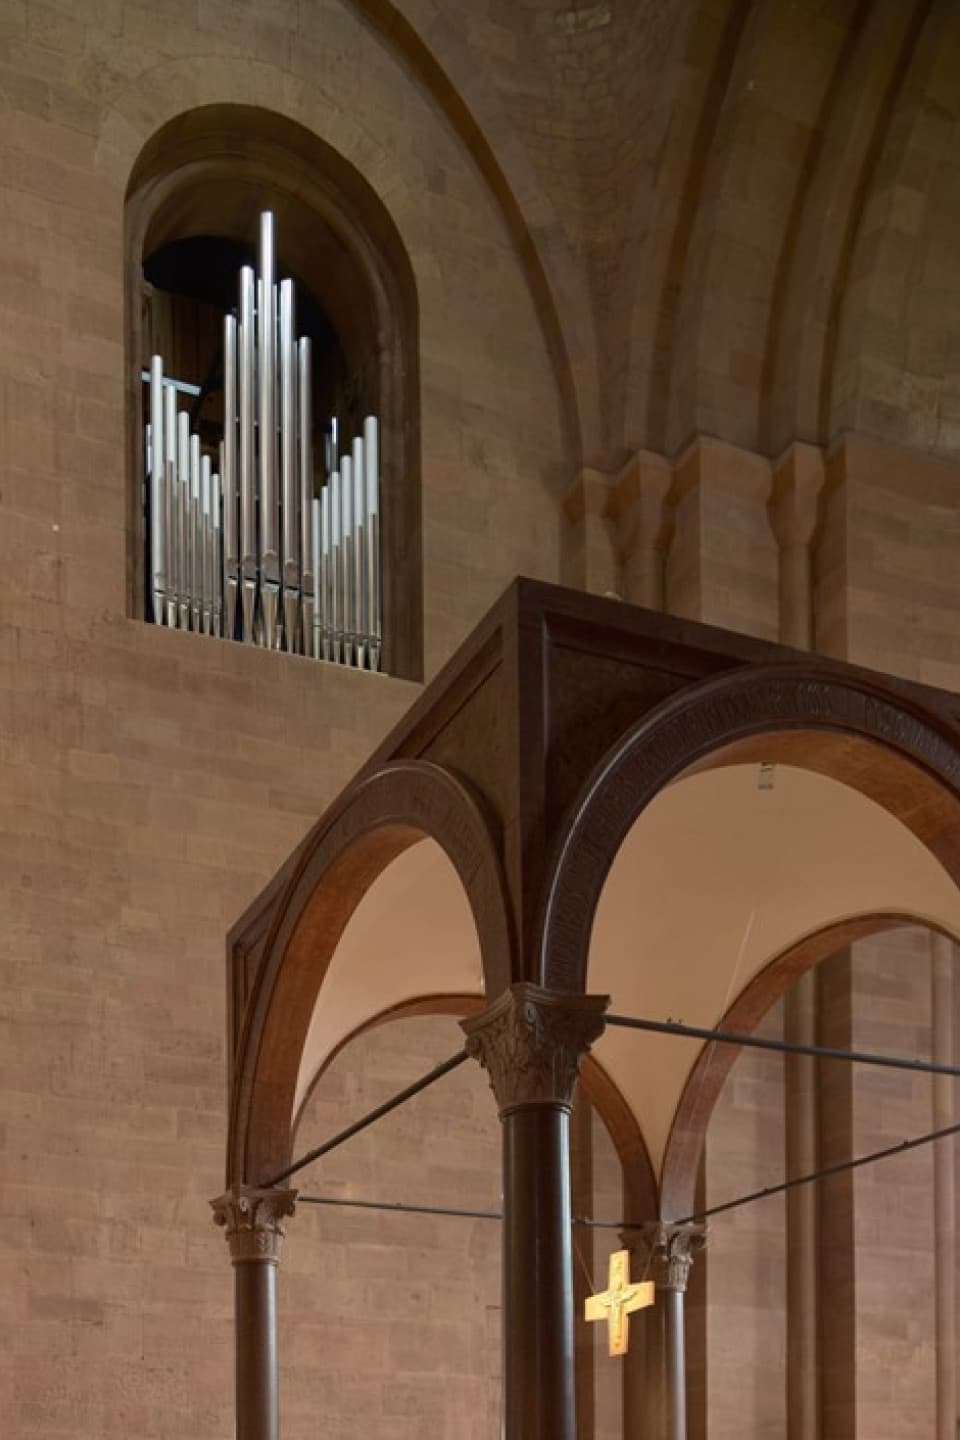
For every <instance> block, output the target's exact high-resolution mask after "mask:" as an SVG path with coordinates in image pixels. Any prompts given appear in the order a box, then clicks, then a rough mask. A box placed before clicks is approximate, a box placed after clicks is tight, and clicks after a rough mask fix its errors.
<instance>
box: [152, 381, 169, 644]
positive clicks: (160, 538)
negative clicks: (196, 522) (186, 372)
mask: <svg viewBox="0 0 960 1440" xmlns="http://www.w3.org/2000/svg"><path fill="white" fill-rule="evenodd" d="M164 430H165V427H164V415H163V360H162V358H161V357H160V356H159V355H154V356H153V358H152V359H151V361H150V447H149V450H150V462H149V463H150V571H151V574H150V581H151V589H150V593H151V596H152V598H153V618H154V620H155V621H156V622H157V623H158V624H160V623H161V621H162V619H163V611H164V601H165V593H166V563H167V559H166V557H167V540H166V518H167V516H166V501H165V496H164V491H165V488H166V471H165V468H164Z"/></svg>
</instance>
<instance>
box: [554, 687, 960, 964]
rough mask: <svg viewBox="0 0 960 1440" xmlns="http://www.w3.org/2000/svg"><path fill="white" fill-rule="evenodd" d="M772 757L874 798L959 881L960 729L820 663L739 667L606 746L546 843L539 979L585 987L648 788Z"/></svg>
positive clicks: (671, 703)
mask: <svg viewBox="0 0 960 1440" xmlns="http://www.w3.org/2000/svg"><path fill="white" fill-rule="evenodd" d="M756 761H766V762H774V763H776V762H779V763H782V764H789V765H793V766H795V767H797V768H799V769H807V770H813V771H817V772H819V773H820V774H823V775H827V776H829V777H830V778H832V779H834V780H837V781H839V782H841V783H842V784H846V785H849V786H850V787H851V788H852V789H854V790H857V791H859V792H860V793H861V794H863V795H865V796H867V797H868V798H869V799H871V800H874V801H876V803H877V804H879V805H880V806H882V807H883V808H884V809H885V810H887V811H888V812H889V813H890V814H891V815H893V816H894V817H895V818H897V819H899V820H900V821H901V822H902V823H903V824H904V825H906V827H907V828H908V829H909V830H910V831H911V832H912V833H913V834H914V835H916V837H917V838H918V839H919V840H920V841H921V843H922V844H923V845H925V846H926V848H927V849H928V850H930V851H931V852H932V854H933V855H935V856H936V858H937V859H938V860H939V861H940V863H941V864H942V865H943V867H944V869H945V870H946V871H947V872H948V874H949V875H950V876H951V877H952V878H953V879H954V881H956V882H957V883H960V729H958V727H957V726H956V725H955V724H954V723H953V722H952V721H951V720H949V719H947V718H946V717H945V716H944V715H942V714H937V713H934V712H933V711H929V710H926V709H925V708H924V707H923V706H922V705H921V704H919V703H918V702H916V701H914V700H912V699H907V698H906V697H905V696H904V695H902V694H901V693H899V692H897V691H895V690H893V689H886V688H884V687H882V686H881V685H879V684H875V683H872V682H871V681H869V680H867V679H865V678H864V677H863V676H862V675H860V674H858V673H857V672H852V673H851V672H841V671H839V670H833V669H831V667H829V666H828V665H819V666H818V665H808V664H773V665H763V666H757V667H752V668H750V669H749V670H747V669H743V668H738V669H736V670H733V671H729V672H727V673H726V674H723V675H719V676H716V677H714V678H711V679H709V680H707V681H705V682H702V683H700V684H697V685H695V686H693V687H691V688H689V689H686V690H684V691H683V692H681V693H680V694H678V695H676V696H674V697H673V698H671V699H670V700H668V701H666V702H665V703H664V704H662V705H660V706H658V707H657V709H655V710H654V711H652V712H651V713H650V714H649V715H647V716H645V717H644V718H643V719H642V720H641V721H639V722H638V723H637V724H636V725H635V726H633V727H632V728H631V729H630V730H628V731H627V732H626V733H625V734H624V735H623V737H622V738H621V740H620V741H619V742H618V743H617V744H615V745H614V746H613V748H612V749H611V750H610V751H608V753H607V755H606V757H605V758H604V760H602V761H601V762H600V764H599V766H598V767H597V768H596V769H595V770H594V772H593V774H592V776H591V778H590V779H589V780H588V781H587V783H586V785H585V786H584V788H583V790H582V791H581V794H580V798H579V800H578V802H577V803H576V804H575V806H574V808H573V812H572V818H571V820H570V821H569V822H568V824H567V826H566V828H565V831H564V834H563V836H562V838H561V842H560V845H559V848H558V852H557V854H558V858H557V860H556V863H555V865H554V867H553V874H552V877H551V880H550V884H549V886H548V889H547V894H546V899H545V904H544V910H543V919H542V922H541V929H540V940H539V955H538V970H539V975H540V983H541V984H543V985H545V986H548V987H551V988H554V989H557V990H583V989H585V988H586V983H587V960H588V952H589V946H590V936H591V932H592V929H593V919H594V914H595V912H596V908H597V904H598V902H599V899H600V895H601V892H602V890H603V885H604V882H605V880H606V877H607V874H608V872H609V869H610V866H611V865H612V863H613V860H614V857H615V856H616V854H617V851H618V850H619V848H620V846H621V844H622V842H623V840H624V838H625V836H626V834H627V831H628V830H629V829H630V827H631V825H632V824H633V822H634V821H635V820H636V819H637V818H638V816H639V815H640V814H641V813H642V811H643V810H644V809H645V808H646V806H647V805H648V804H649V803H650V801H651V800H653V798H654V796H656V795H657V794H658V792H659V791H661V790H662V789H664V787H665V786H667V785H669V784H670V783H671V782H672V781H673V780H676V779H678V778H679V777H680V776H681V775H683V774H690V773H694V772H696V771H697V770H706V769H711V768H714V767H716V766H718V765H729V764H748V763H751V762H756Z"/></svg>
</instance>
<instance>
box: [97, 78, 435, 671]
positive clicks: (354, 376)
mask: <svg viewBox="0 0 960 1440" xmlns="http://www.w3.org/2000/svg"><path fill="white" fill-rule="evenodd" d="M266 209H269V210H272V211H273V212H274V215H275V216H276V231H277V252H278V272H277V273H278V274H279V275H289V276H291V277H292V278H293V279H294V280H295V281H296V283H297V304H298V321H299V325H298V330H299V333H307V334H310V335H311V337H312V339H313V345H314V384H313V398H314V415H315V417H316V421H317V424H318V426H320V425H322V422H323V420H324V418H325V417H326V416H327V415H329V414H330V413H338V414H339V417H340V420H341V427H342V432H343V434H344V435H345V436H346V437H347V438H349V436H350V435H352V434H353V433H356V431H357V429H358V426H359V424H360V423H361V422H362V418H363V416H364V415H365V414H368V413H369V414H374V415H376V416H377V417H378V418H379V421H380V492H381V526H382V530H381V554H382V572H383V661H382V668H383V669H385V670H387V671H389V672H390V673H392V674H396V675H402V676H406V677H408V678H411V679H417V678H419V677H420V676H421V675H422V665H423V661H422V655H423V602H422V564H421V553H422V547H421V494H420V393H419V330H418V308H417V296H416V284H415V280H414V275H413V270H412V267H411V264H410V260H409V257H408V256H407V253H406V250H405V249H404V246H403V243H402V241H401V239H400V235H399V233H398V231H397V228H396V226H395V225H394V223H393V220H392V219H391V217H390V215H389V214H388V212H387V210H386V208H385V207H384V205H383V202H382V201H381V200H380V199H379V197H378V196H377V195H376V194H375V193H374V191H373V190H372V188H371V187H370V185H369V184H368V183H367V181H366V180H365V179H364V178H363V176H362V175H361V174H360V173H359V172H358V171H357V170H356V169H355V168H354V167H353V166H352V165H351V164H350V163H349V162H348V161H346V160H345V159H344V158H343V156H341V155H339V154H338V153H337V152H336V151H335V150H333V149H332V148H331V147H330V146H329V145H327V144H326V143H325V142H324V141H323V140H321V139H320V138H319V137H318V136H317V135H314V134H313V133H312V132H311V131H309V130H306V129H305V128H304V127H303V126H301V125H298V124H297V123H295V122H294V121H291V120H288V119H286V118H285V117H283V116H280V115H277V114H275V113H273V112H271V111H267V110H263V109H259V108H254V107H249V106H241V105H211V106H205V107H202V108H200V109H197V110H191V111H189V112H186V113H185V114H183V115H180V116H178V117H177V118H176V119H175V120H172V121H170V122H169V124H167V125H165V126H164V127H163V128H162V129H161V130H159V131H158V132H157V133H156V134H155V135H154V136H153V137H152V138H151V139H150V140H149V141H148V143H147V144H146V145H145V147H144V149H143V150H142V151H141V153H140V155H139V157H138V159H137V162H136V164H135V165H134V168H133V171H132V173H131V176H130V181H129V184H128V187H127V199H126V210H125V267H126V287H125V294H126V317H125V323H126V344H127V357H128V365H127V376H128V405H127V419H128V423H127V430H128V456H129V465H130V474H131V475H132V476H133V477H135V483H133V484H131V485H130V486H129V490H128V493H129V497H130V499H129V506H130V511H129V517H128V533H129V534H130V536H131V537H132V543H131V544H130V546H129V550H128V589H129V595H130V604H131V611H132V613H133V614H134V615H137V616H143V615H144V613H145V604H144V595H145V588H146V582H145V567H144V559H143V553H144V546H143V538H144V521H143V507H142V504H141V483H140V482H141V479H142V475H143V464H144V461H143V454H144V450H143V434H144V418H145V417H144V395H143V385H142V382H141V373H142V371H143V369H144V368H145V367H146V366H148V365H149V360H150V356H151V354H152V353H153V351H154V349H155V348H156V347H157V345H160V344H162V345H163V346H164V347H165V348H166V349H167V350H168V353H169V356H170V358H169V360H168V365H172V366H179V367H180V368H181V369H183V370H184V372H185V373H184V374H183V375H182V376H181V377H180V378H183V379H184V380H188V381H191V382H192V383H193V384H195V385H199V386H201V387H203V388H204V398H203V399H202V401H200V402H199V403H198V404H197V405H196V414H195V416H194V420H195V425H196V428H199V429H200V430H201V431H202V429H203V426H204V424H209V425H214V424H215V423H216V421H217V419H218V418H219V419H221V420H222V414H223V409H222V395H221V394H220V393H219V392H218V390H217V366H218V364H222V340H221V339H220V336H219V331H218V324H219V317H220V316H222V314H223V311H224V310H225V309H228V308H230V307H231V304H235V299H233V297H234V296H235V293H236V277H237V273H238V270H239V267H240V265H241V264H244V263H252V258H253V254H254V250H255V246H256V237H257V227H258V217H259V215H260V212H261V211H263V210H266ZM218 346H220V347H221V348H220V349H219V350H218ZM186 372H189V373H186ZM221 383H222V382H221Z"/></svg>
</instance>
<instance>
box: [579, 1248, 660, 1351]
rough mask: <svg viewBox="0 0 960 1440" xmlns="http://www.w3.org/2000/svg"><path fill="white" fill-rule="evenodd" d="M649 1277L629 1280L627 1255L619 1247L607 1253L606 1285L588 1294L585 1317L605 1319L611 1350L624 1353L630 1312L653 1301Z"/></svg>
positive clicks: (651, 1282) (651, 1284) (628, 1330)
mask: <svg viewBox="0 0 960 1440" xmlns="http://www.w3.org/2000/svg"><path fill="white" fill-rule="evenodd" d="M653 1298H654V1287H653V1281H652V1280H641V1281H639V1282H638V1283H636V1284H631V1283H630V1256H629V1255H628V1253H627V1251H626V1250H618V1251H617V1252H616V1253H615V1254H614V1255H611V1256H610V1273H609V1276H608V1280H607V1289H606V1290H605V1291H604V1292H603V1294H602V1295H590V1296H589V1297H588V1299H587V1303H586V1307H585V1314H586V1318H587V1319H588V1320H606V1322H607V1329H608V1333H609V1336H610V1354H611V1355H626V1353H627V1341H628V1338H629V1335H630V1320H629V1318H628V1317H629V1316H630V1315H631V1314H632V1312H633V1311H634V1310H645V1309H646V1307H647V1306H648V1305H652V1304H653Z"/></svg>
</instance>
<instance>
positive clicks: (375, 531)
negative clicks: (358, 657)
mask: <svg viewBox="0 0 960 1440" xmlns="http://www.w3.org/2000/svg"><path fill="white" fill-rule="evenodd" d="M363 460H364V470H365V474H366V513H367V520H366V525H365V531H366V542H367V568H366V581H367V616H368V626H369V631H368V633H369V637H370V669H371V670H379V669H380V631H381V617H380V468H379V467H380V435H379V427H378V425H377V421H376V417H375V416H373V415H368V416H367V418H366V419H365V420H364V422H363Z"/></svg>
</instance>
